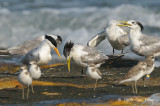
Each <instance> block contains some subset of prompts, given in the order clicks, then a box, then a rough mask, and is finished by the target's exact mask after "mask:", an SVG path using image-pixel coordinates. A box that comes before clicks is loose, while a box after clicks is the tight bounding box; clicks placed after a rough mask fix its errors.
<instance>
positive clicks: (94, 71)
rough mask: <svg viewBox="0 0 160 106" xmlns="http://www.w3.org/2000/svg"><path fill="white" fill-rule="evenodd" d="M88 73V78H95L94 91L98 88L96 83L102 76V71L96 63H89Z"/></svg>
mask: <svg viewBox="0 0 160 106" xmlns="http://www.w3.org/2000/svg"><path fill="white" fill-rule="evenodd" d="M86 75H87V77H88V78H92V79H95V80H96V82H95V85H94V91H95V90H96V85H97V80H99V79H101V78H102V73H101V71H100V70H99V69H98V68H97V67H95V65H94V64H89V65H88V67H87V71H86Z"/></svg>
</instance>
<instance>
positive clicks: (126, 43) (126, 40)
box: [118, 34, 130, 46]
mask: <svg viewBox="0 0 160 106" xmlns="http://www.w3.org/2000/svg"><path fill="white" fill-rule="evenodd" d="M118 42H119V43H120V44H122V45H124V46H129V45H130V42H129V36H128V34H125V35H123V36H120V37H118Z"/></svg>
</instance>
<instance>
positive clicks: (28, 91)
mask: <svg viewBox="0 0 160 106" xmlns="http://www.w3.org/2000/svg"><path fill="white" fill-rule="evenodd" d="M28 95H29V85H28V90H27V99H28Z"/></svg>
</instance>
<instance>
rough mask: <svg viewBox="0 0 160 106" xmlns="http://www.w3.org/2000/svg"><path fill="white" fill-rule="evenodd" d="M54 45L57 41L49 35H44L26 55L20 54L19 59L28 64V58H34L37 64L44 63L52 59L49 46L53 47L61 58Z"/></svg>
mask: <svg viewBox="0 0 160 106" xmlns="http://www.w3.org/2000/svg"><path fill="white" fill-rule="evenodd" d="M56 47H57V42H56V41H55V39H54V38H53V37H51V36H48V35H45V40H44V41H43V42H42V43H41V44H40V46H39V47H37V48H35V49H32V50H31V51H29V52H28V53H27V54H26V55H24V56H22V57H21V58H20V60H19V61H20V62H21V63H23V64H27V65H28V64H29V61H30V60H35V61H36V62H37V65H38V66H41V65H46V64H48V62H49V61H50V60H51V59H52V56H51V48H53V49H54V50H55V51H56V53H57V54H58V56H59V57H60V58H61V56H60V53H59V51H58V49H57V48H56Z"/></svg>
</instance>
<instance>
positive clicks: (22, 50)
mask: <svg viewBox="0 0 160 106" xmlns="http://www.w3.org/2000/svg"><path fill="white" fill-rule="evenodd" d="M46 35H47V36H51V37H52V38H54V39H55V41H56V43H57V47H58V46H59V45H61V43H62V38H61V36H59V35H52V34H46ZM46 35H41V36H38V37H36V38H34V39H32V40H28V41H26V42H23V43H22V44H19V45H16V46H13V47H11V48H8V49H7V50H0V55H25V54H26V53H28V52H29V51H30V50H32V49H34V48H37V47H38V46H39V45H40V44H41V43H42V42H43V41H44V40H45V39H46V38H45V36H46Z"/></svg>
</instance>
